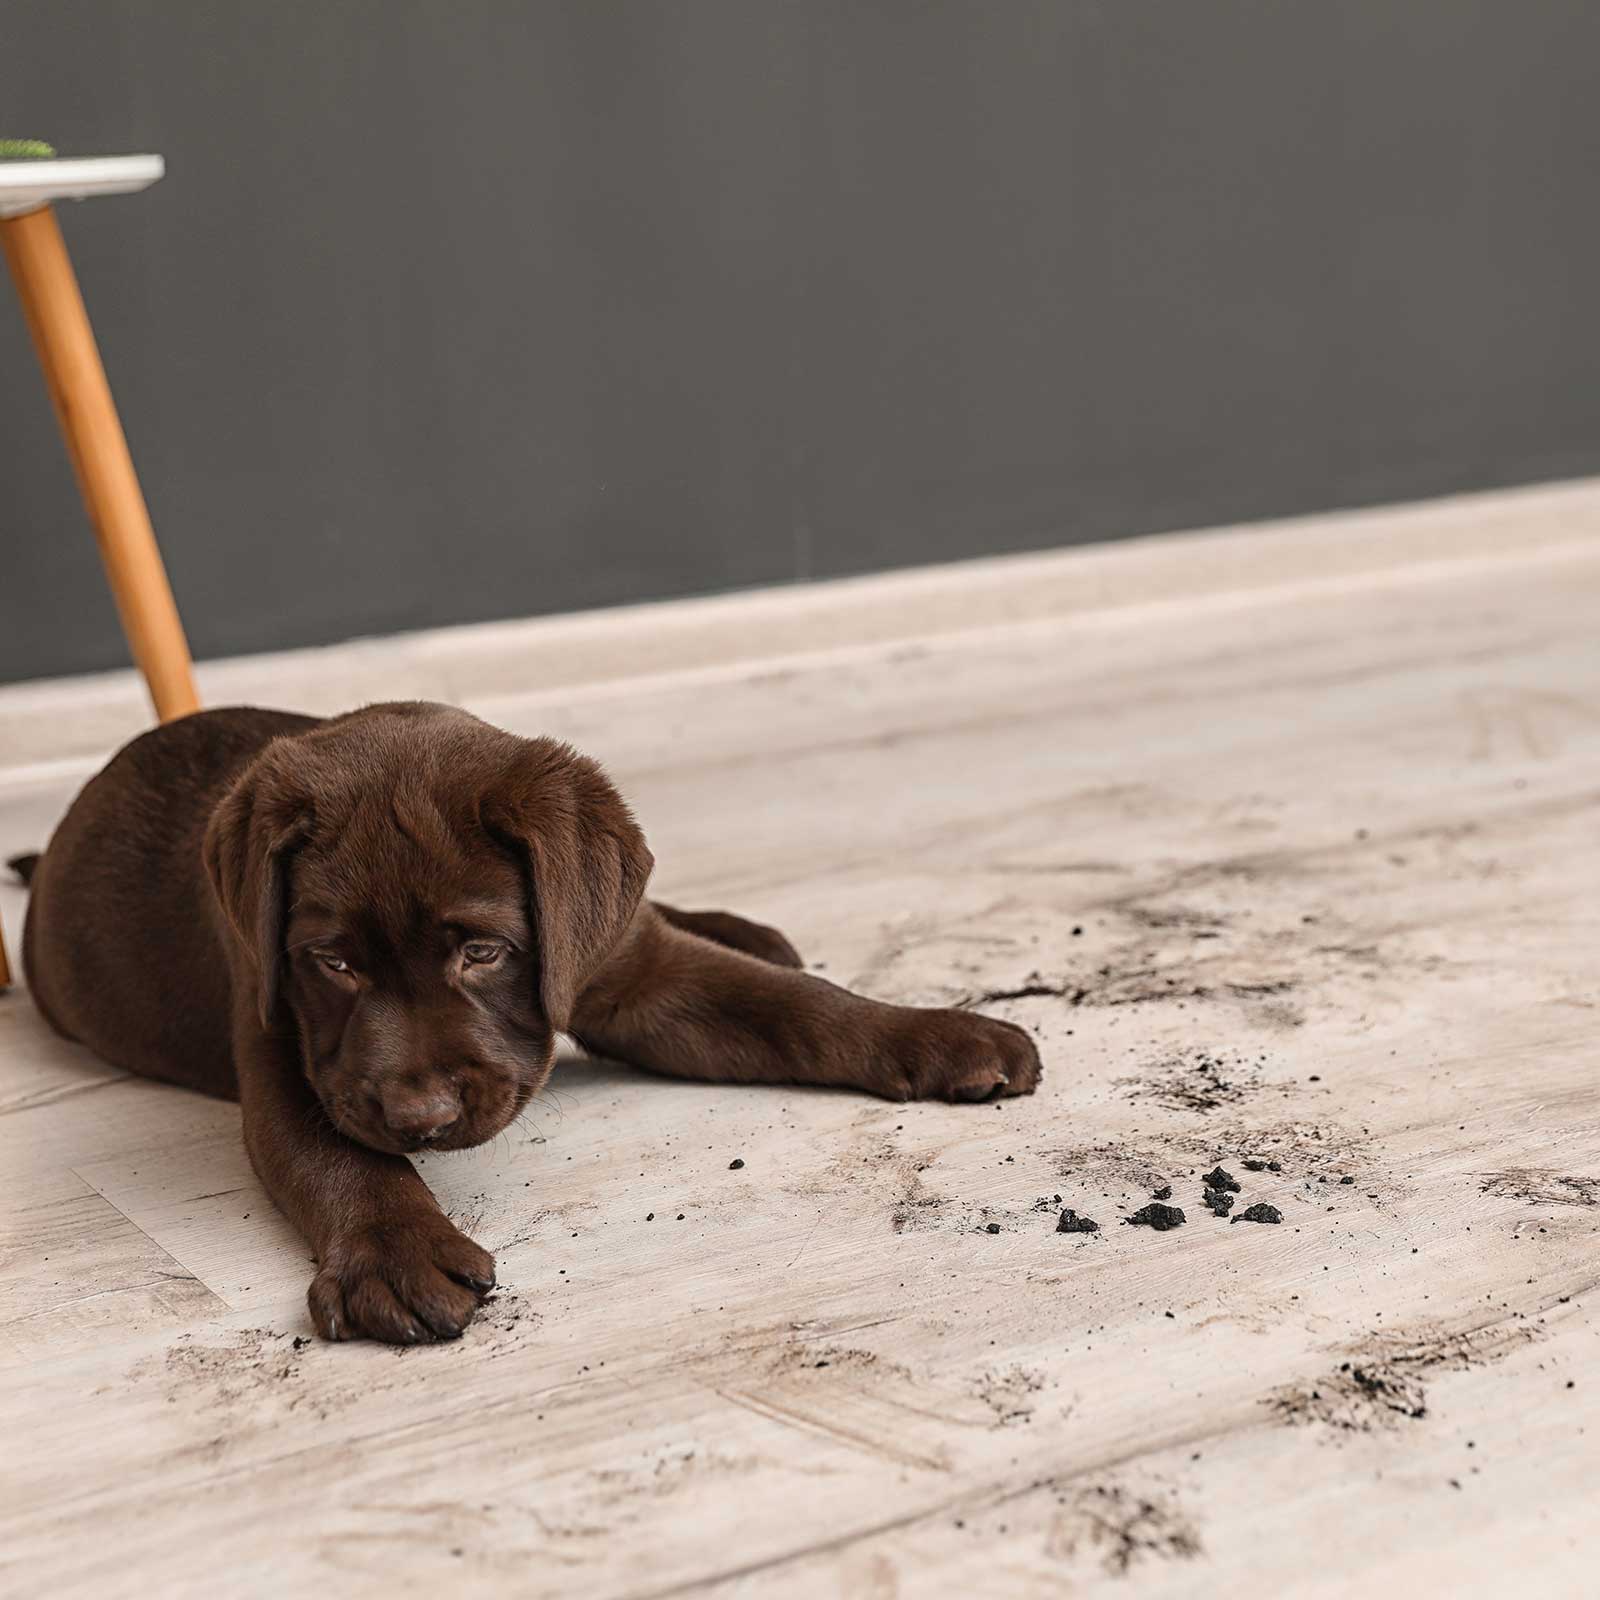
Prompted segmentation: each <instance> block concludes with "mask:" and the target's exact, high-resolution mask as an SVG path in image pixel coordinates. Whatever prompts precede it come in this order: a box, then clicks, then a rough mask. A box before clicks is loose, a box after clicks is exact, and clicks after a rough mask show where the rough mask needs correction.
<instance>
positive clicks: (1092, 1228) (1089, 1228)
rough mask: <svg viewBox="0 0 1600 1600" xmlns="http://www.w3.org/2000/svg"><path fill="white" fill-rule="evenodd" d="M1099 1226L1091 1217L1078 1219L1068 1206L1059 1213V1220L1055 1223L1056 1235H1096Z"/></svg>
mask: <svg viewBox="0 0 1600 1600" xmlns="http://www.w3.org/2000/svg"><path fill="white" fill-rule="evenodd" d="M1099 1231H1100V1224H1099V1223H1098V1222H1096V1221H1095V1220H1094V1218H1093V1217H1080V1216H1079V1215H1078V1213H1077V1212H1076V1211H1074V1210H1073V1209H1072V1207H1071V1206H1068V1207H1067V1208H1066V1210H1065V1211H1063V1212H1062V1213H1061V1220H1060V1221H1059V1222H1057V1223H1056V1232H1057V1233H1098V1232H1099Z"/></svg>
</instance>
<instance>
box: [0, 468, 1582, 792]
mask: <svg viewBox="0 0 1600 1600" xmlns="http://www.w3.org/2000/svg"><path fill="white" fill-rule="evenodd" d="M1597 541H1600V478H1590V479H1581V480H1576V481H1573V482H1567V483H1557V484H1542V485H1537V486H1534V487H1530V488H1522V489H1510V490H1501V491H1495V492H1492V493H1486V494H1476V495H1460V496H1453V497H1451V498H1448V499H1441V500H1430V501H1422V502H1417V503H1414V504H1406V505H1398V506H1385V507H1381V508H1379V509H1376V510H1368V511H1354V512H1335V513H1327V514H1321V515H1316V516H1308V517H1296V518H1292V519H1288V520H1284V521H1278V522H1266V523H1253V524H1250V525H1247V526H1244V527H1235V528H1217V529H1208V530H1204V531H1201V532H1194V533H1182V534H1161V535H1157V536H1155V537H1151V538H1141V539H1130V540H1127V541H1124V542H1119V543H1113V544H1099V545H1078V546H1073V547H1071V548H1068V549H1064V550H1058V551H1051V552H1049V553H1047V554H1043V555H1019V556H998V557H993V558H990V559H985V560H979V561H964V562H957V563H952V564H949V565H944V566H935V567H919V568H913V569H910V570H905V571H899V572H890V573H883V574H878V575H875V576H872V577H865V578H850V579H842V580H836V581H832V582H823V583H809V584H798V585H793V586H789V587H784V588H774V589H760V590H752V591H745V592H741V593H737V594H728V595H717V596H713V597H710V598H706V599H697V600H670V601H662V602H658V603H654V604H647V605H633V606H621V607H616V608H613V609H609V610H604V611H587V612H580V613H576V614H572V615H566V616H554V617H534V618H529V619H526V620H521V621H515V622H492V623H481V624H475V625H471V626H465V627H451V628H438V629H430V630H426V631H423V632H418V633H408V634H397V635H393V636H391V637H387V638H381V639H357V640H353V641H351V642H349V643H346V644H338V645H330V646H327V647H325V648H321V649H314V650H289V651H282V652H277V653H274V654H270V655H256V656H239V657H233V658H230V659H225V660H220V661H209V662H202V663H200V664H199V667H198V672H197V675H198V679H199V685H200V692H201V695H202V698H203V699H204V701H205V703H206V704H208V705H236V704H252V703H253V704H265V705H277V706H283V707H286V708H290V709H295V710H303V711H309V712H320V713H327V712H333V711H339V710H345V709H348V708H349V707H351V706H355V705H360V704H363V703H364V702H367V701H371V700H396V699H428V700H446V701H454V702H460V703H465V704H470V705H471V706H472V707H473V708H474V709H477V710H484V711H485V712H486V713H488V712H492V705H493V702H494V701H495V700H496V699H498V698H500V697H502V696H509V695H516V696H518V697H526V696H527V695H528V694H529V693H530V692H535V691H536V692H543V693H547V694H552V695H555V694H561V695H569V694H579V693H583V692H585V691H586V690H592V689H593V688H594V687H595V686H599V685H610V686H613V687H615V686H618V685H621V684H625V683H626V681H627V680H629V679H634V678H639V677H643V676H646V675H650V676H654V675H657V674H662V673H682V672H694V671H706V670H713V669H722V670H739V669H741V668H743V667H746V666H755V665H760V664H770V663H771V662H772V661H773V660H774V659H776V658H780V657H790V656H806V655H812V654H815V653H818V652H831V651H838V650H843V649H858V648H872V647H878V646H884V645H893V644H896V643H899V642H901V641H904V640H907V639H911V638H921V637H926V636H929V635H936V634H947V633H955V632H962V631H966V630H969V629H975V628H991V627H997V626H1005V625H1008V624H1015V623H1023V622H1038V621H1043V620H1045V619H1049V618H1064V617H1068V616H1073V615H1077V614H1082V613H1087V612H1100V611H1107V610H1113V609H1118V608H1123V607H1130V606H1145V605H1163V604H1172V603H1179V604H1198V603H1202V602H1205V601H1207V600H1214V599H1218V598H1224V597H1228V596H1242V595H1249V594H1261V593H1263V592H1267V591H1272V590H1275V589H1281V588H1284V587H1286V586H1293V587H1301V586H1305V585H1308V584H1310V585H1318V584H1330V583H1346V584H1347V583H1351V582H1364V581H1371V580H1373V579H1375V578H1378V577H1380V576H1382V575H1385V574H1393V573H1397V572H1399V571H1401V570H1402V569H1405V568H1419V567H1431V566H1434V565H1436V564H1437V563H1440V562H1448V563H1455V562H1478V563H1482V562H1495V561H1505V560H1526V559H1527V558H1528V557H1529V556H1530V555H1534V554H1539V553H1549V554H1551V555H1553V556H1554V555H1559V554H1560V552H1561V550H1562V549H1563V547H1566V546H1579V547H1587V548H1589V549H1592V548H1593V546H1594V545H1595V543H1596V542H1597ZM149 721H150V710H149V706H148V704H147V702H146V700H145V696H144V691H143V686H142V684H141V682H140V680H139V679H138V677H137V675H136V674H135V673H133V672H132V671H131V670H130V671H122V672H108V673H97V674H93V675H90V676H84V677H72V678H54V679H39V680H36V681H33V682H27V683H19V684H12V685H8V686H4V687H0V772H3V773H4V774H5V776H6V777H7V778H9V779H17V778H23V777H25V776H26V775H27V773H28V772H29V770H30V769H31V770H33V771H35V772H37V773H38V775H39V776H45V775H47V774H48V773H51V772H54V773H57V774H62V773H65V772H69V771H74V770H79V769H82V770H84V771H87V770H91V769H92V768H93V767H95V766H96V765H98V764H99V763H100V762H101V761H103V760H104V758H105V757H106V756H107V755H108V754H109V753H110V752H111V751H112V750H114V749H116V748H117V747H118V746H119V745H121V744H123V743H124V742H126V741H127V740H128V739H130V738H132V737H133V736H134V735H135V734H137V733H139V732H140V731H141V730H142V729H144V728H145V727H147V726H148V725H149Z"/></svg>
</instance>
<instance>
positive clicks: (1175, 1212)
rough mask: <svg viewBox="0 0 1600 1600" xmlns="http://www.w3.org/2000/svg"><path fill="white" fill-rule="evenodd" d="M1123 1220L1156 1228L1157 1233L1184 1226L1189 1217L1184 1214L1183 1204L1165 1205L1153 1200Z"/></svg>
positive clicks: (1135, 1224)
mask: <svg viewBox="0 0 1600 1600" xmlns="http://www.w3.org/2000/svg"><path fill="white" fill-rule="evenodd" d="M1123 1220H1124V1221H1125V1222H1128V1223H1131V1224H1132V1225H1133V1226H1134V1227H1143V1228H1154V1229H1155V1230H1156V1232H1157V1233H1165V1232H1166V1231H1167V1229H1168V1228H1178V1227H1182V1225H1183V1224H1184V1223H1185V1222H1187V1221H1188V1218H1187V1217H1185V1216H1184V1214H1183V1208H1182V1207H1181V1206H1164V1205H1162V1204H1161V1202H1160V1201H1159V1200H1153V1201H1151V1203H1150V1204H1149V1205H1147V1206H1141V1207H1140V1208H1139V1209H1138V1210H1137V1211H1135V1212H1134V1213H1133V1215H1132V1216H1131V1217H1125V1218H1124V1219H1123Z"/></svg>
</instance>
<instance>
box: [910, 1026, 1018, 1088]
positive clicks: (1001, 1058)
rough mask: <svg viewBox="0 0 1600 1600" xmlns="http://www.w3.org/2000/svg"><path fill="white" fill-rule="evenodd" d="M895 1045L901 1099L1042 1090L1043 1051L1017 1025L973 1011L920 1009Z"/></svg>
mask: <svg viewBox="0 0 1600 1600" xmlns="http://www.w3.org/2000/svg"><path fill="white" fill-rule="evenodd" d="M913 1015H914V1018H915V1020H914V1021H913V1022H912V1024H911V1025H910V1026H909V1027H908V1028H906V1029H905V1032H904V1034H903V1035H902V1037H901V1038H900V1039H899V1040H897V1042H896V1049H895V1055H896V1058H897V1060H896V1064H897V1066H898V1069H899V1071H898V1074H897V1078H898V1083H897V1087H903V1092H901V1093H899V1094H898V1095H897V1096H896V1098H900V1099H909V1100H997V1099H1000V1098H1002V1097H1003V1096H1006V1095H1014V1094H1032V1093H1033V1091H1034V1090H1035V1089H1036V1088H1038V1086H1039V1074H1040V1072H1041V1070H1042V1068H1041V1067H1040V1064H1039V1052H1038V1050H1037V1049H1036V1048H1035V1046H1034V1042H1033V1040H1032V1039H1031V1038H1030V1037H1029V1036H1028V1035H1027V1034H1026V1033H1025V1032H1024V1031H1023V1030H1022V1029H1021V1028H1019V1027H1017V1026H1016V1025H1015V1024H1014V1023H1010V1022H1000V1021H998V1020H996V1019H995V1018H994V1017H984V1016H979V1015H978V1014H977V1013H976V1012H972V1011H918V1012H915V1013H913Z"/></svg>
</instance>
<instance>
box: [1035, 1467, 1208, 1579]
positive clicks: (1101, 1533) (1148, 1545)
mask: <svg viewBox="0 0 1600 1600" xmlns="http://www.w3.org/2000/svg"><path fill="white" fill-rule="evenodd" d="M1056 1499H1057V1503H1058V1504H1059V1505H1060V1507H1061V1510H1059V1511H1058V1512H1057V1513H1056V1517H1055V1522H1054V1525H1053V1526H1052V1528H1051V1533H1050V1545H1049V1548H1050V1553H1051V1554H1052V1555H1055V1556H1058V1557H1062V1558H1070V1557H1072V1556H1075V1555H1077V1554H1079V1552H1080V1551H1084V1550H1092V1551H1095V1552H1097V1553H1098V1554H1099V1555H1100V1557H1101V1564H1102V1566H1103V1567H1104V1568H1105V1570H1106V1572H1107V1573H1108V1574H1109V1575H1110V1576H1111V1577H1114V1578H1120V1577H1125V1576H1126V1575H1127V1573H1128V1571H1129V1570H1130V1569H1131V1568H1132V1567H1133V1566H1134V1565H1135V1564H1136V1563H1137V1562H1139V1561H1143V1560H1146V1559H1149V1558H1156V1559H1161V1560H1183V1561H1189V1560H1193V1559H1194V1558H1195V1557H1196V1556H1198V1555H1200V1554H1201V1549H1202V1547H1201V1544H1200V1535H1199V1533H1198V1532H1197V1531H1196V1529H1195V1527H1194V1524H1193V1523H1192V1522H1191V1521H1190V1520H1189V1519H1188V1518H1187V1517H1185V1516H1184V1515H1183V1514H1182V1512H1181V1511H1180V1510H1179V1509H1178V1507H1177V1505H1176V1504H1175V1503H1174V1502H1173V1501H1172V1499H1171V1498H1170V1497H1168V1498H1167V1499H1165V1500H1162V1499H1157V1498H1155V1497H1154V1496H1153V1495H1150V1494H1140V1493H1137V1492H1135V1491H1134V1490H1132V1489H1126V1488H1123V1487H1122V1486H1121V1485H1120V1484H1095V1485H1089V1486H1081V1487H1070V1486H1068V1487H1064V1488H1063V1489H1061V1490H1060V1491H1058V1493H1057V1495H1056Z"/></svg>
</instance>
